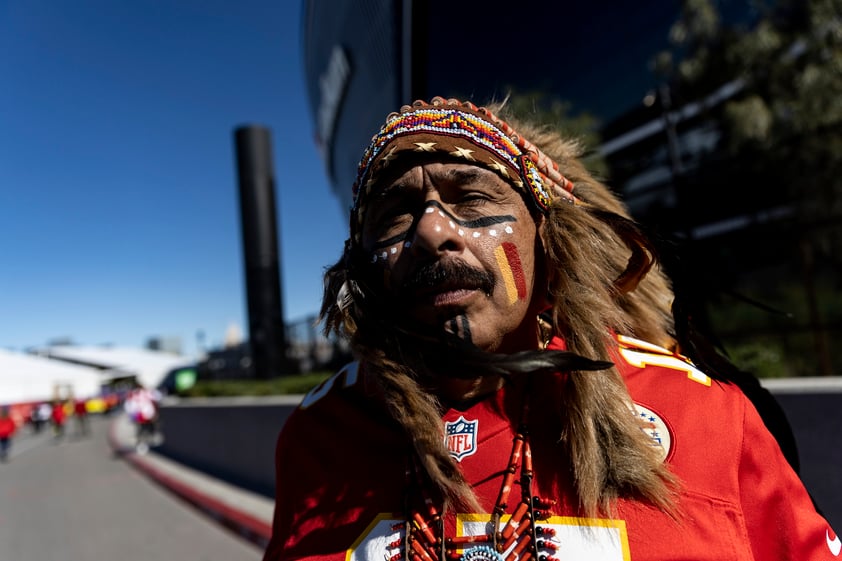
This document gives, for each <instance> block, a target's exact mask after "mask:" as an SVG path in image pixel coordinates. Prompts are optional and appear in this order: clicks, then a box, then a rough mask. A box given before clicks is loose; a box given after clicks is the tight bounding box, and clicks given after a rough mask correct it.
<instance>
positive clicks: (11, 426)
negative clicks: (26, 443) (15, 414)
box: [0, 417, 18, 438]
mask: <svg viewBox="0 0 842 561" xmlns="http://www.w3.org/2000/svg"><path fill="white" fill-rule="evenodd" d="M17 428H18V427H17V425H16V424H15V422H14V421H13V420H12V418H11V417H3V418H2V419H0V438H11V437H12V436H13V435H14V434H15V431H16V430H17Z"/></svg>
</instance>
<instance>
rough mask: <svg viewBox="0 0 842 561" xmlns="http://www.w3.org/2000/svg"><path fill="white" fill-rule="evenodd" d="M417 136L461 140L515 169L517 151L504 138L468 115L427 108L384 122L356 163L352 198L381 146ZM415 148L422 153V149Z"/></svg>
mask: <svg viewBox="0 0 842 561" xmlns="http://www.w3.org/2000/svg"><path fill="white" fill-rule="evenodd" d="M418 133H423V134H442V135H447V136H452V137H457V138H458V137H461V138H464V139H466V140H468V141H469V142H471V143H473V144H476V145H478V146H481V147H484V148H485V149H486V150H489V151H491V152H493V153H494V154H496V155H497V156H498V157H499V158H501V159H503V160H505V161H506V162H507V163H508V164H509V166H511V167H513V168H515V169H517V168H518V164H517V158H518V156H520V155H521V151H520V150H519V149H518V147H517V145H515V143H514V142H512V140H511V139H510V138H509V137H508V136H506V135H505V134H503V131H501V130H500V129H498V128H497V127H495V126H494V125H492V124H491V123H489V122H488V121H485V120H483V119H481V118H479V117H477V116H476V115H472V114H470V113H464V112H462V111H459V110H457V109H439V108H434V107H429V108H424V109H419V110H416V111H412V112H410V113H401V114H398V115H394V116H392V118H391V119H389V120H388V121H386V125H385V126H384V127H383V128H382V129H381V130H380V133H379V134H377V136H375V137H374V138H373V139H372V142H371V144H370V145H369V147H368V149H367V150H366V151H365V153H364V154H363V157H362V160H360V165H359V169H358V170H357V172H358V177H359V179H358V180H357V184H356V185H355V187H354V196H356V195H357V194H358V193H357V192H358V190H359V185H360V183H361V182H362V181H363V180H364V178H366V177H367V176H368V174H369V172H370V170H369V166H371V163H372V161H373V160H374V159H375V158H376V157H377V155H378V154H379V153H380V152H381V150H382V149H383V147H384V146H386V145H388V144H389V143H390V142H391V141H392V140H393V139H395V138H397V137H401V136H407V135H411V134H418ZM419 148H420V150H424V148H422V147H419ZM420 150H419V151H420Z"/></svg>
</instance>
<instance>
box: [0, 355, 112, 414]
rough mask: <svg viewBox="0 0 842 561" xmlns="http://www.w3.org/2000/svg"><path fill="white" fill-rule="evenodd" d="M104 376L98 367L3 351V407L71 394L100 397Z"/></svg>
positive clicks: (0, 357) (0, 399) (0, 385)
mask: <svg viewBox="0 0 842 561" xmlns="http://www.w3.org/2000/svg"><path fill="white" fill-rule="evenodd" d="M102 381H103V376H102V374H101V373H100V372H99V371H98V370H96V369H95V368H90V367H88V366H79V365H75V364H68V363H66V362H59V361H57V360H51V359H49V358H44V357H40V356H34V355H28V354H23V353H15V352H11V351H7V350H3V349H0V404H4V405H5V404H14V403H28V402H34V401H48V400H51V399H53V398H54V397H57V396H56V391H59V392H60V395H59V396H58V397H62V398H67V397H69V396H70V395H71V394H72V395H73V397H75V398H77V399H79V398H81V399H88V398H90V397H94V396H97V395H99V393H100V388H101V384H102Z"/></svg>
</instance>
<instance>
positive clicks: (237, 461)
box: [156, 378, 842, 531]
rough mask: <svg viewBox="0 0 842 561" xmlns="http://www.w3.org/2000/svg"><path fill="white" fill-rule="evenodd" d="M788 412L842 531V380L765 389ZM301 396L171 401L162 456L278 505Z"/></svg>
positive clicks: (814, 489) (811, 485) (822, 499)
mask: <svg viewBox="0 0 842 561" xmlns="http://www.w3.org/2000/svg"><path fill="white" fill-rule="evenodd" d="M763 385H764V386H765V387H767V388H768V389H769V390H770V391H771V392H772V393H773V394H774V395H775V396H776V398H777V399H778V402H779V403H780V404H781V406H782V407H783V408H784V411H785V412H786V414H787V416H788V418H789V421H790V424H791V425H792V429H793V432H794V434H795V437H796V440H797V441H798V447H799V454H800V457H801V476H802V479H803V480H804V484H805V486H806V487H807V489H808V490H809V491H810V493H811V494H812V496H813V498H814V499H815V501H816V503H817V504H818V506H819V508H820V509H821V510H822V512H823V513H824V515H825V517H827V519H828V520H829V521H830V523H831V524H832V525H833V527H834V528H836V529H837V531H839V530H840V529H842V378H824V379H820V378H816V379H799V380H770V381H764V383H763ZM301 397H302V396H278V397H270V398H234V399H232V398H224V399H223V398H217V399H191V400H172V401H168V402H166V403H165V404H164V406H163V407H162V408H161V421H162V429H163V432H164V439H165V440H164V443H163V445H162V446H161V447H160V448H158V449H156V451H158V452H160V453H162V454H164V455H166V456H168V457H170V458H172V459H174V460H177V461H179V462H182V463H184V464H186V465H189V466H191V467H194V468H196V469H200V470H202V471H205V472H206V473H209V474H211V475H214V476H216V477H219V478H221V479H223V480H226V481H229V482H231V483H233V484H236V485H240V486H242V487H244V488H246V489H249V490H252V491H255V492H258V493H261V494H264V495H266V496H269V497H272V496H273V492H274V488H275V480H274V462H275V457H274V451H275V441H276V439H277V436H278V432H279V431H280V428H281V426H282V425H283V423H284V421H285V420H286V418H287V417H288V416H289V414H290V413H291V412H292V411H293V409H295V407H296V406H297V405H298V403H299V401H300V400H301Z"/></svg>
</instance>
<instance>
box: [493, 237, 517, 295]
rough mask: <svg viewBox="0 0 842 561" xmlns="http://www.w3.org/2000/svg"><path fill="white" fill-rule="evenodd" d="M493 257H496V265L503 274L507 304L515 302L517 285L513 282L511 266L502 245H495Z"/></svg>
mask: <svg viewBox="0 0 842 561" xmlns="http://www.w3.org/2000/svg"><path fill="white" fill-rule="evenodd" d="M494 257H495V258H496V259H497V266H498V267H500V272H501V273H502V274H503V285H504V286H505V287H506V294H507V295H508V297H509V304H514V303H515V302H517V285H516V284H515V277H514V275H513V274H512V267H511V266H510V265H509V259H508V258H507V257H506V251H505V250H504V249H503V246H497V249H495V250H494Z"/></svg>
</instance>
